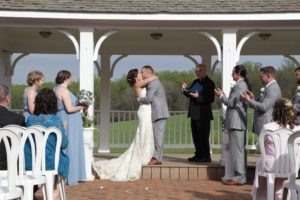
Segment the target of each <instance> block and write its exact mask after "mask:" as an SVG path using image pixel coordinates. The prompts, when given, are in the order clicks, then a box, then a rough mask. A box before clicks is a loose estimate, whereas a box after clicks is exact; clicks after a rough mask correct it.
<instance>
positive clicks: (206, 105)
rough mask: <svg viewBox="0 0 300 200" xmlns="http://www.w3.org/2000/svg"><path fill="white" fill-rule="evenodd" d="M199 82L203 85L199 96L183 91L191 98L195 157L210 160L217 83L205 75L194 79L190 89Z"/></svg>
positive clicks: (190, 108)
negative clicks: (211, 125)
mask: <svg viewBox="0 0 300 200" xmlns="http://www.w3.org/2000/svg"><path fill="white" fill-rule="evenodd" d="M197 82H198V83H199V84H201V85H202V86H203V90H202V91H201V93H199V97H198V98H193V97H191V96H190V94H189V92H188V91H182V93H183V94H184V95H185V96H187V97H189V98H190V104H189V109H188V117H190V118H191V128H192V135H193V140H194V145H195V149H196V152H195V157H197V158H199V159H200V160H203V161H210V146H209V134H210V120H213V114H212V108H211V103H213V102H214V99H215V93H214V89H215V83H214V82H213V81H212V80H211V79H210V78H209V77H208V76H205V78H203V79H201V80H200V79H196V80H194V81H193V83H192V85H191V86H190V87H189V88H188V89H190V88H192V87H193V85H194V84H196V83H197Z"/></svg>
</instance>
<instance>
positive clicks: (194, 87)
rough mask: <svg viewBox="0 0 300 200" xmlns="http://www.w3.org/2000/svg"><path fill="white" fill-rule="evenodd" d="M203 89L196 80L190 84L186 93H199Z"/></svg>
mask: <svg viewBox="0 0 300 200" xmlns="http://www.w3.org/2000/svg"><path fill="white" fill-rule="evenodd" d="M202 90H203V86H202V85H201V84H200V83H198V82H196V83H195V84H194V85H192V86H191V87H190V88H189V89H188V90H186V91H187V92H188V93H196V92H197V93H201V92H202Z"/></svg>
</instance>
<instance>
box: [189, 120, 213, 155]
mask: <svg viewBox="0 0 300 200" xmlns="http://www.w3.org/2000/svg"><path fill="white" fill-rule="evenodd" d="M191 127H192V135H193V140H194V145H195V149H196V152H195V156H196V157H198V158H210V146H209V133H210V120H191Z"/></svg>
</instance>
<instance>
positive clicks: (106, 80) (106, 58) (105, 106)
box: [98, 55, 111, 153]
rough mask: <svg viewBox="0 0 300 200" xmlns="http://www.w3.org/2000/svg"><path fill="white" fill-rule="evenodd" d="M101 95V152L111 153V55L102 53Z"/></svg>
mask: <svg viewBox="0 0 300 200" xmlns="http://www.w3.org/2000/svg"><path fill="white" fill-rule="evenodd" d="M100 61H101V65H100V66H101V69H100V75H101V95H100V127H101V131H100V135H99V137H98V138H99V140H98V144H99V148H98V152H99V153H109V152H110V150H109V125H110V120H109V119H110V88H111V83H110V75H111V72H110V55H101V58H100Z"/></svg>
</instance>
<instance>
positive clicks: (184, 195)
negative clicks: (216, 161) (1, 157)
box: [37, 179, 251, 200]
mask: <svg viewBox="0 0 300 200" xmlns="http://www.w3.org/2000/svg"><path fill="white" fill-rule="evenodd" d="M250 192H251V185H243V186H227V185H223V184H222V183H221V182H219V181H212V180H187V181H183V180H180V181H179V180H178V181H176V180H146V181H145V180H138V181H129V182H113V181H103V180H99V179H96V180H95V181H91V182H82V183H80V184H78V185H76V186H66V193H67V199H68V200H87V199H101V200H115V199H120V200H129V199H130V200H131V199H132V200H151V199H153V200H154V199H155V200H157V199H169V200H175V199H178V200H191V199H213V200H225V199H228V200H234V199H239V200H241V199H245V200H247V199H249V200H250V199H251V195H250ZM37 196H38V197H39V198H38V199H42V197H41V193H38V194H37Z"/></svg>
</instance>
